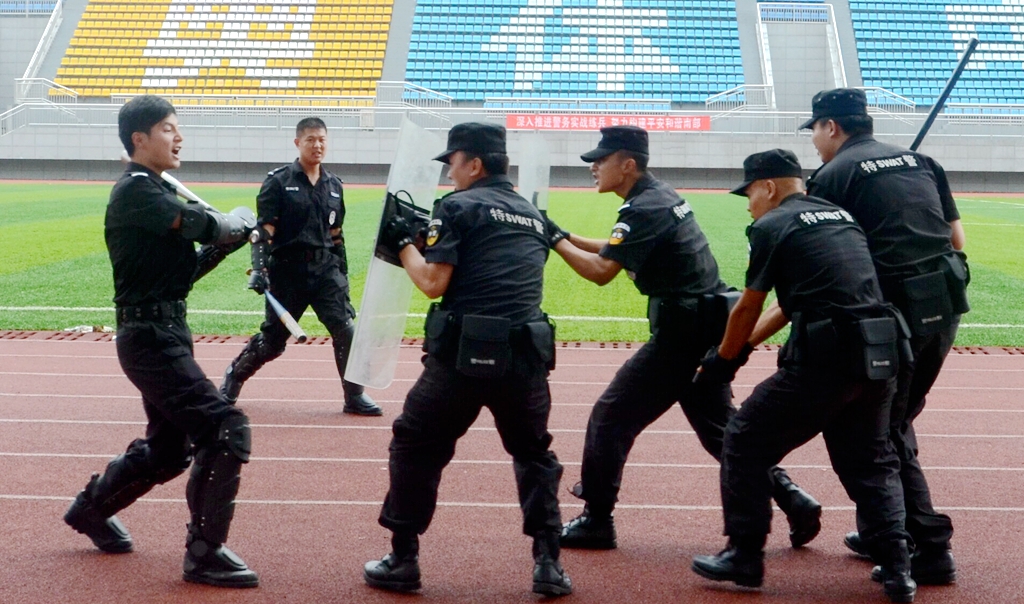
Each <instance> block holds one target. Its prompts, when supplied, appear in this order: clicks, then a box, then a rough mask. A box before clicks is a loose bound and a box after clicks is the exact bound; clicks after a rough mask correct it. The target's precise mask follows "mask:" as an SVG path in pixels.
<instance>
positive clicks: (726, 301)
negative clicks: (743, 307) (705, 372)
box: [700, 291, 742, 346]
mask: <svg viewBox="0 0 1024 604" xmlns="http://www.w3.org/2000/svg"><path fill="white" fill-rule="evenodd" d="M741 295H742V292H738V291H728V292H722V293H720V294H705V295H703V296H701V298H700V326H701V327H700V329H701V336H702V337H703V339H704V342H705V343H706V344H707V345H708V346H713V345H715V344H718V343H720V342H721V341H722V338H723V337H724V336H725V326H726V324H728V323H729V313H730V312H732V309H733V307H734V306H736V303H737V302H739V299H740V296H741Z"/></svg>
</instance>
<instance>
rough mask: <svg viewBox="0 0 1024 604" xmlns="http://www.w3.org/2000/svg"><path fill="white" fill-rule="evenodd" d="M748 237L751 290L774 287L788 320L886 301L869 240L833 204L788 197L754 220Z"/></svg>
mask: <svg viewBox="0 0 1024 604" xmlns="http://www.w3.org/2000/svg"><path fill="white" fill-rule="evenodd" d="M747 238H748V239H749V241H750V266H748V267H747V288H749V289H752V290H754V291H759V292H768V291H771V289H772V288H773V287H774V288H775V292H776V294H777V295H778V297H779V306H780V307H781V308H782V312H783V313H784V314H785V315H786V316H787V317H790V318H792V316H793V313H795V312H801V313H803V314H804V315H805V316H807V317H812V320H815V319H813V318H825V317H832V316H837V315H838V314H842V313H843V312H844V311H848V310H850V309H853V308H855V307H861V308H863V307H871V306H876V305H878V304H881V303H882V292H881V290H880V289H879V286H878V278H877V277H876V276H875V267H874V266H873V265H872V262H871V253H870V252H869V251H868V243H867V237H865V235H864V231H863V230H862V229H861V228H860V226H859V225H858V224H857V223H856V222H855V221H854V219H853V217H852V216H850V214H849V212H846V211H845V210H843V209H842V208H840V207H838V206H836V205H834V204H831V203H829V202H827V201H825V200H822V199H816V198H814V197H808V196H806V195H803V194H801V193H797V194H794V195H790V196H789V197H787V198H786V199H784V200H783V201H782V203H781V204H780V205H779V207H777V208H775V209H774V210H771V211H770V212H768V213H766V214H765V215H764V216H762V217H761V218H759V219H757V220H756V221H754V224H752V225H750V226H749V227H748V228H747ZM854 312H855V311H854Z"/></svg>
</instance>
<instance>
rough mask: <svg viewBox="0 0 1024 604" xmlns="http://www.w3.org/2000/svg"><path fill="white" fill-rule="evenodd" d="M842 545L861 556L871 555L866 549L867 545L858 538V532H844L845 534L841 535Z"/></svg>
mask: <svg viewBox="0 0 1024 604" xmlns="http://www.w3.org/2000/svg"><path fill="white" fill-rule="evenodd" d="M843 545H845V546H846V547H848V548H850V551H851V552H853V553H855V554H857V555H858V556H860V557H861V558H870V557H871V552H869V551H868V547H867V545H865V544H864V540H863V539H861V538H860V533H858V532H857V531H853V532H851V533H846V536H845V537H843Z"/></svg>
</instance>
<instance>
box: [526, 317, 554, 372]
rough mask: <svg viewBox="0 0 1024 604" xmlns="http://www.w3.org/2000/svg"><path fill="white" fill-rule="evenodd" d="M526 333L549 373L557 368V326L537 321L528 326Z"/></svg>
mask: <svg viewBox="0 0 1024 604" xmlns="http://www.w3.org/2000/svg"><path fill="white" fill-rule="evenodd" d="M525 327H526V332H527V333H528V334H529V335H530V342H531V343H532V344H533V348H534V350H536V351H537V354H538V355H540V360H541V361H543V362H544V366H545V367H547V369H548V371H551V370H553V369H554V368H555V326H554V325H552V324H550V323H548V322H547V321H536V322H534V323H527V324H526V326H525Z"/></svg>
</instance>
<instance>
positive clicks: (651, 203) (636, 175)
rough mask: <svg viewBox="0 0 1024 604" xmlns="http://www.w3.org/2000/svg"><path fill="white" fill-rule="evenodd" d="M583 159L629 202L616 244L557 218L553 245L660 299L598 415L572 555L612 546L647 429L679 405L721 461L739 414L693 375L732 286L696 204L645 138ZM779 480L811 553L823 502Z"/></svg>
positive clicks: (627, 132) (569, 542) (779, 495)
mask: <svg viewBox="0 0 1024 604" xmlns="http://www.w3.org/2000/svg"><path fill="white" fill-rule="evenodd" d="M581 157H582V159H583V161H586V162H591V163H592V164H593V165H592V167H591V173H592V174H593V175H594V181H595V183H596V185H597V190H598V192H600V193H605V192H608V191H612V192H614V193H615V194H616V195H618V196H619V197H622V198H623V199H624V200H625V201H624V202H623V204H622V206H621V207H620V208H619V216H618V221H617V222H616V223H615V225H614V226H613V227H612V232H611V235H610V237H609V238H608V239H607V240H601V239H589V238H586V237H581V236H579V235H578V234H575V233H574V234H569V233H567V232H566V231H564V230H562V229H560V228H559V227H558V226H557V225H555V224H554V223H553V222H551V221H549V225H548V226H549V233H550V234H551V241H552V247H553V249H554V250H555V251H556V252H557V253H558V254H559V255H560V256H561V257H562V258H563V259H564V260H565V261H566V263H567V264H569V266H571V267H572V268H573V270H575V271H576V272H577V273H579V275H580V276H582V277H583V278H585V279H588V280H590V281H593V282H594V283H597V284H598V285H604V284H606V283H608V282H609V281H611V280H612V279H613V278H614V277H615V276H616V275H617V274H618V273H619V272H620V271H622V270H623V269H625V270H626V273H627V275H628V276H629V278H630V279H632V280H633V282H634V284H635V285H636V287H637V289H638V290H639V291H640V293H641V294H643V295H645V296H649V303H648V319H649V321H650V329H651V339H650V340H649V341H648V342H647V343H646V344H644V346H643V347H642V348H641V349H640V350H639V351H637V353H636V354H635V355H634V356H633V357H632V358H631V359H629V360H628V361H626V364H625V365H623V366H622V368H621V369H619V371H618V372H617V373H616V375H615V378H614V379H613V380H612V382H611V384H609V385H608V388H607V389H606V390H605V391H604V393H603V394H602V395H601V397H600V398H599V399H598V400H597V403H596V404H595V405H594V408H593V410H592V411H591V414H590V421H589V423H588V424H587V434H586V440H585V444H584V450H583V467H582V473H581V481H580V482H579V483H577V484H576V485H575V486H574V487H573V489H572V493H573V494H574V495H576V496H577V497H580V498H582V499H584V500H585V501H586V502H587V503H586V506H585V507H584V510H583V513H582V514H581V515H580V516H578V517H577V518H575V519H573V520H572V521H570V522H569V523H568V524H566V525H565V527H564V528H563V530H562V545H563V546H564V547H578V548H586V549H612V548H615V547H616V545H617V543H616V535H615V525H614V521H613V517H612V510H613V509H614V507H615V502H616V501H617V500H618V492H619V487H620V485H621V482H622V471H623V467H624V466H625V464H626V456H627V455H628V454H629V450H630V449H631V448H632V447H633V442H634V441H635V440H636V437H637V436H638V435H639V434H640V433H641V432H642V431H643V430H644V428H646V427H647V426H649V425H650V424H651V423H653V422H654V421H655V420H656V419H658V418H659V417H661V416H662V415H663V414H664V413H665V412H666V411H667V410H668V409H669V408H671V407H672V405H674V404H675V403H677V402H678V403H679V405H680V406H681V407H682V409H683V413H684V414H686V417H687V419H688V420H689V421H690V424H691V425H692V426H693V428H694V430H695V431H696V433H697V437H698V438H699V439H700V442H701V445H703V447H704V448H705V449H706V450H707V451H708V452H709V453H711V455H712V456H714V457H715V458H716V459H719V457H720V454H721V449H722V434H723V430H724V429H725V425H726V423H727V422H728V420H729V417H730V416H731V415H732V413H733V412H734V409H733V407H732V400H731V399H732V392H731V389H730V387H729V385H728V384H699V385H695V384H693V383H692V382H691V380H690V376H692V375H693V371H694V370H695V369H696V368H697V365H698V363H699V361H700V358H701V355H702V354H703V353H704V351H706V350H707V348H708V346H711V345H712V344H715V343H717V342H718V341H719V340H720V339H721V335H722V330H723V329H724V327H725V321H726V317H727V316H728V306H727V301H728V296H724V295H723V294H725V293H726V292H727V291H729V288H728V286H726V284H725V283H723V282H722V281H721V279H719V276H718V264H717V263H716V262H715V258H714V257H713V256H712V255H711V249H710V247H709V246H708V241H707V239H706V238H705V237H704V233H703V232H702V231H701V229H700V226H699V225H698V224H697V220H696V219H695V218H694V214H693V210H692V208H691V207H690V205H689V204H688V203H687V202H686V201H684V200H682V199H680V198H679V195H678V194H677V193H676V192H675V190H674V189H672V187H670V186H669V185H667V184H665V183H662V182H660V181H658V180H656V179H655V178H654V177H653V176H651V175H650V173H649V172H648V171H647V161H648V144H647V131H646V130H643V129H642V128H637V127H635V126H612V127H609V128H603V129H602V130H601V141H600V143H598V146H597V148H596V149H594V150H593V151H590V152H588V153H585V154H583V155H582V156H581ZM733 296H735V294H734V295H733ZM733 299H735V298H734V297H733ZM772 475H773V477H774V481H775V498H776V501H777V502H778V504H779V507H780V508H781V509H782V510H783V511H785V512H786V514H787V517H788V519H789V522H790V529H791V532H790V539H791V541H792V544H793V547H800V546H802V545H804V544H805V543H807V542H809V541H810V540H811V539H813V538H814V536H815V535H817V534H818V531H819V530H820V529H821V523H820V517H821V505H820V504H818V502H817V501H815V500H814V498H812V497H811V496H810V495H808V494H807V493H806V492H804V491H803V490H802V489H800V488H799V487H798V486H796V485H795V484H793V482H792V481H791V480H790V479H789V477H788V476H787V475H786V472H785V471H784V470H782V469H781V468H773V470H772Z"/></svg>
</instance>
